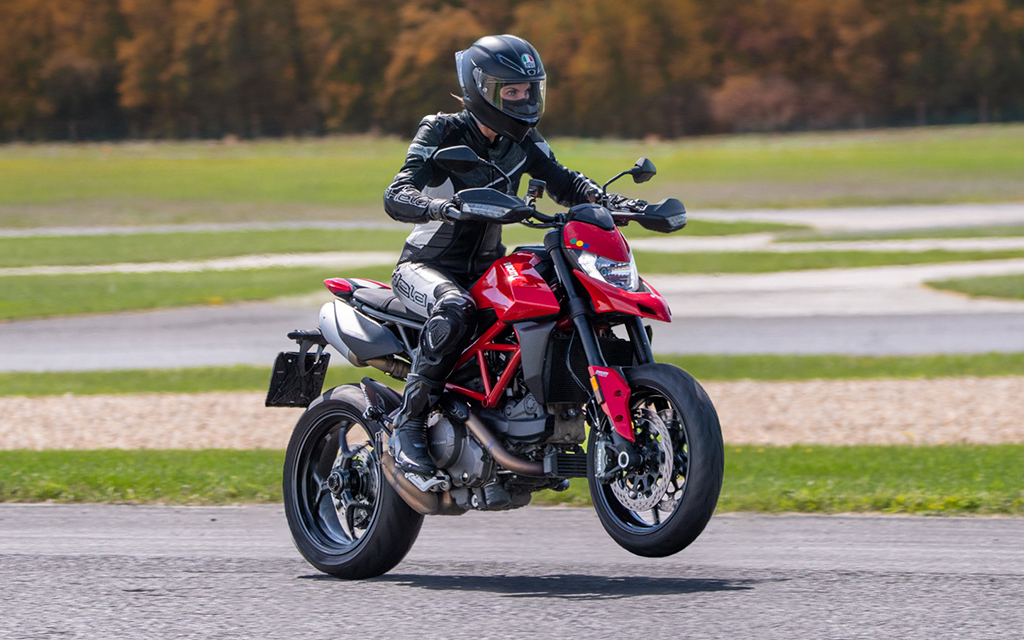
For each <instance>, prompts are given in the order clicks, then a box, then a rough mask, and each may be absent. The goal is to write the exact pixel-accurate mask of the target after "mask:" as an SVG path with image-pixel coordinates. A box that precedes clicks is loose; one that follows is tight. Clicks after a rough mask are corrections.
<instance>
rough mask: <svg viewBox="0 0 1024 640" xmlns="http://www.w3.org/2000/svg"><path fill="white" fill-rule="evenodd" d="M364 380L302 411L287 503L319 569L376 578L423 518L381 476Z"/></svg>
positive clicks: (299, 540)
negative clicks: (365, 412)
mask: <svg viewBox="0 0 1024 640" xmlns="http://www.w3.org/2000/svg"><path fill="white" fill-rule="evenodd" d="M365 410H366V399H365V397H364V396H363V392H362V390H361V389H360V388H359V386H358V385H344V386H340V387H335V388H334V389H331V390H330V391H328V392H327V393H325V394H324V395H323V396H321V397H320V398H318V399H317V400H315V401H314V402H313V403H312V404H311V405H310V406H309V408H308V409H306V412H305V413H303V414H302V417H300V418H299V421H298V424H296V425H295V430H294V431H293V432H292V437H291V441H290V442H289V443H288V451H287V453H286V454H285V462H284V484H283V487H284V510H285V515H286V516H287V518H288V526H289V528H290V529H291V532H292V538H293V540H294V541H295V547H296V548H297V549H298V550H299V553H301V554H302V556H303V557H304V558H305V559H306V561H308V562H309V563H310V564H311V565H313V566H314V567H316V568H317V569H319V570H320V571H322V572H324V573H327V574H330V575H333V576H336V577H339V578H346V579H352V580H357V579H363V578H372V577H375V576H379V575H382V574H384V573H386V572H388V571H390V570H391V569H392V568H394V567H395V566H396V565H397V564H398V563H399V562H401V561H402V558H404V557H405V554H406V553H408V552H409V549H411V548H412V545H413V543H414V542H415V541H416V536H417V535H418V534H419V531H420V526H421V525H422V524H423V516H422V515H420V514H419V513H417V512H415V511H413V510H412V509H411V508H410V507H409V505H407V504H406V503H405V502H404V501H403V500H402V498H401V497H399V495H398V494H397V493H395V490H394V489H393V488H392V487H391V485H390V484H388V483H387V482H386V481H384V480H383V477H382V474H381V469H380V461H379V453H378V451H377V450H376V447H377V443H376V442H375V439H374V433H373V429H372V427H370V426H368V424H367V421H366V420H365V419H364V418H363V412H364V411H365Z"/></svg>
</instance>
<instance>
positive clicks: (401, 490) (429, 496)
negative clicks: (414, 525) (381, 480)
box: [380, 445, 466, 516]
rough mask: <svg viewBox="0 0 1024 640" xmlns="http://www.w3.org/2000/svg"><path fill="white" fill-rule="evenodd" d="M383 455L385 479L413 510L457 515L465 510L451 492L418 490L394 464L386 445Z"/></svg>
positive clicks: (431, 513)
mask: <svg viewBox="0 0 1024 640" xmlns="http://www.w3.org/2000/svg"><path fill="white" fill-rule="evenodd" d="M382 451H383V455H381V458H380V468H381V471H382V472H383V473H384V477H385V478H386V479H387V481H388V484H390V485H391V486H392V488H394V490H395V493H397V494H398V495H399V496H400V497H401V498H402V500H404V501H405V503H406V504H407V505H409V506H410V507H411V508H412V509H413V510H414V511H416V512H417V513H422V514H423V515H425V516H436V515H440V516H459V515H462V514H463V513H466V510H465V509H463V508H462V507H460V506H459V505H457V504H456V503H455V500H454V499H452V494H450V493H448V492H447V491H445V492H443V493H434V492H433V491H420V490H419V489H417V488H416V487H415V486H414V485H413V483H411V482H409V479H408V478H406V477H405V474H404V473H402V472H401V471H400V470H399V469H398V468H397V467H396V466H395V459H394V458H392V457H391V454H390V453H388V450H387V445H385V446H384V447H382Z"/></svg>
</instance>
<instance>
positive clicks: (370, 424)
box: [267, 147, 724, 579]
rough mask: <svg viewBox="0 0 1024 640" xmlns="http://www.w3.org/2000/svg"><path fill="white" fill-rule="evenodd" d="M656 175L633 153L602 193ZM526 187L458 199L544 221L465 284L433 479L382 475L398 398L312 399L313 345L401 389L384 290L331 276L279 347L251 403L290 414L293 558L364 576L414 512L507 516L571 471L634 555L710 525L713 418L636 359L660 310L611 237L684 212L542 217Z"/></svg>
mask: <svg viewBox="0 0 1024 640" xmlns="http://www.w3.org/2000/svg"><path fill="white" fill-rule="evenodd" d="M434 161H435V162H437V163H438V164H440V165H441V166H443V167H445V168H446V169H448V170H449V171H453V172H456V173H464V172H466V171H469V170H472V169H473V168H476V167H478V166H481V165H487V166H491V167H492V168H493V169H494V170H497V171H500V169H498V167H496V166H494V165H492V164H490V163H488V162H487V161H485V160H482V159H480V158H478V157H477V156H476V154H475V153H474V152H473V151H472V150H470V149H469V148H468V147H451V148H448V149H443V150H440V151H438V152H437V153H436V154H435V156H434ZM655 172H656V171H655V168H654V165H653V164H652V163H651V162H650V161H649V160H647V159H646V158H641V159H640V160H639V161H637V163H636V165H635V166H634V167H633V168H631V169H629V170H628V171H623V172H622V173H620V174H618V175H617V176H615V177H614V178H612V179H611V180H609V181H608V182H607V183H605V185H604V188H607V186H608V184H610V183H612V182H614V181H615V180H617V179H618V178H620V177H622V176H624V175H631V176H632V177H633V180H634V181H635V182H637V183H639V182H645V181H646V180H649V179H650V178H651V177H653V176H654V174H655ZM506 178H507V176H506ZM543 189H544V185H543V183H542V182H541V181H536V180H531V181H530V186H529V189H528V191H527V195H526V197H525V198H524V199H522V200H521V199H519V198H516V197H513V196H509V195H507V194H505V193H502V192H500V191H497V190H495V189H487V188H485V189H467V190H464V191H461V192H460V193H459V194H458V197H459V199H460V200H461V202H462V205H461V208H462V215H464V216H467V217H471V218H474V219H480V220H486V221H489V222H495V223H502V224H505V223H514V222H520V223H522V224H525V225H527V226H530V227H533V228H539V229H550V230H549V231H547V233H546V234H545V235H544V244H543V246H541V245H537V246H524V247H517V248H516V249H515V250H514V251H513V252H512V253H511V254H510V255H508V256H506V257H504V258H501V259H500V260H498V261H496V262H495V263H494V264H493V265H492V266H491V267H490V269H488V271H487V272H486V273H485V274H484V276H483V277H482V278H480V280H479V281H478V282H477V283H476V284H475V285H474V286H473V287H472V289H471V293H472V295H473V298H474V300H475V301H476V304H477V307H478V309H479V314H480V322H479V323H478V327H479V329H478V331H477V335H476V336H475V339H474V340H473V341H472V344H470V346H469V347H468V348H467V349H466V350H465V352H464V353H463V354H462V356H461V358H460V359H459V361H458V363H457V365H456V366H455V369H454V371H453V373H452V374H451V376H450V377H449V378H448V380H447V384H446V391H445V393H444V394H443V395H442V397H441V400H440V401H439V403H438V405H437V406H436V407H435V409H434V410H433V412H432V413H431V415H430V417H429V419H428V422H427V424H428V437H429V448H430V449H429V450H430V455H431V457H432V458H433V459H434V460H435V462H436V463H437V466H438V469H440V470H441V471H440V472H439V473H438V475H437V476H436V477H434V478H429V479H428V478H424V477H422V476H418V475H416V474H406V473H403V472H402V471H401V470H399V469H398V468H397V467H396V466H395V463H394V460H393V459H392V456H391V452H390V451H389V450H388V441H389V438H390V435H391V434H390V430H389V424H390V421H389V420H388V417H389V416H390V415H393V414H394V412H396V411H397V409H398V407H399V405H400V404H401V395H400V394H399V393H397V392H396V391H394V390H393V389H391V388H390V387H388V386H386V385H384V384H381V383H380V382H377V381H375V380H373V379H372V378H364V379H363V381H362V383H360V384H358V385H356V384H349V385H342V386H339V387H335V388H333V389H331V390H329V391H327V392H326V393H324V394H322V395H321V394H320V389H321V387H322V385H323V379H324V374H325V372H326V370H327V365H328V362H329V360H330V354H329V353H327V352H325V351H324V348H325V347H327V346H330V347H331V348H333V349H334V350H335V351H337V352H338V353H339V354H340V355H341V356H342V357H344V358H346V359H347V360H348V361H349V362H351V363H352V364H354V365H356V366H371V367H375V368H377V369H380V370H382V371H384V372H386V373H387V374H389V375H390V376H391V377H393V378H396V379H399V380H403V379H405V376H406V375H407V374H408V372H409V368H410V364H411V363H410V361H411V354H412V352H413V350H414V349H415V347H416V345H417V344H418V339H419V331H420V329H421V327H422V325H423V322H424V320H425V319H424V318H422V317H420V316H418V315H415V314H413V313H411V312H409V311H407V310H406V309H405V307H404V306H403V305H402V303H401V302H400V300H399V299H398V298H396V297H395V296H394V295H393V294H392V293H391V290H390V287H388V286H387V285H384V284H381V283H379V282H374V281H370V280H363V279H355V278H333V279H330V280H326V281H325V283H324V284H325V285H326V286H327V288H328V289H330V290H331V291H332V292H333V293H334V295H335V296H336V299H335V300H334V301H332V302H329V303H327V304H325V305H324V306H323V308H322V309H321V310H320V328H319V330H314V331H295V332H292V333H290V334H288V335H289V337H290V338H291V339H293V340H296V341H297V342H298V343H299V351H297V352H292V353H282V354H280V355H279V356H278V359H277V362H276V363H275V367H274V374H273V377H272V380H271V388H270V393H269V394H268V397H267V406H307V407H308V408H307V410H306V411H305V413H303V415H302V417H301V418H300V419H299V421H298V424H297V425H296V427H295V431H294V433H293V434H292V437H291V441H290V442H289V444H288V451H287V455H286V458H285V465H284V505H285V513H286V515H287V518H288V525H289V527H290V528H291V532H292V536H293V537H294V540H295V545H296V547H297V548H298V550H299V552H300V553H301V554H302V555H303V556H304V557H305V558H306V560H307V561H309V563H310V564H312V565H313V566H314V567H316V568H317V569H319V570H320V571H323V572H325V573H329V574H332V575H335V576H338V577H342V578H353V579H357V578H369V577H373V576H378V575H381V574H383V573H385V572H387V571H389V570H390V569H392V568H393V567H395V566H396V565H397V564H398V563H399V562H400V561H401V560H402V558H403V557H404V556H405V554H406V553H407V552H408V551H409V549H410V548H411V547H412V544H413V542H414V541H415V540H416V536H417V534H418V533H419V530H420V526H421V524H422V522H423V516H424V515H459V514H463V513H465V512H467V511H471V510H479V511H499V510H507V509H515V508H519V507H522V506H525V505H526V504H528V503H529V502H530V499H531V496H532V494H533V493H534V492H537V491H542V490H545V489H552V490H555V491H563V490H565V489H567V488H568V487H569V481H570V479H572V478H587V480H588V481H589V485H590V495H591V498H592V499H593V504H594V508H595V509H596V510H597V514H598V516H599V517H600V520H601V523H602V525H603V526H604V528H605V530H606V531H607V532H608V534H609V535H611V537H612V538H613V539H614V540H615V541H616V542H617V543H618V544H619V545H621V546H622V547H624V548H625V549H627V550H629V551H631V552H633V553H635V554H638V555H641V556H649V557H664V556H667V555H671V554H673V553H676V552H678V551H680V550H682V549H683V548H685V547H686V546H687V545H689V544H690V543H691V542H693V541H694V540H695V539H696V538H697V536H698V535H700V533H701V531H703V529H704V527H705V525H706V524H707V522H708V520H709V519H710V518H711V514H712V512H713V511H714V509H715V506H716V504H717V502H718V495H719V492H720V490H721V486H722V472H723V461H724V452H723V447H722V433H721V427H720V426H719V422H718V416H717V414H716V413H715V408H714V406H713V405H712V403H711V400H710V399H709V398H708V395H707V393H705V391H704V389H703V388H701V386H700V384H698V382H697V381H696V380H695V379H694V378H693V377H691V376H690V375H689V374H687V373H686V372H685V371H683V370H682V369H679V368H678V367H674V366H672V365H668V364H662V363H657V362H655V360H654V355H653V353H652V351H651V344H650V340H651V335H652V334H651V330H650V327H649V326H646V325H645V324H644V320H645V319H654V320H660V321H663V322H669V321H670V320H671V315H670V312H669V308H668V305H667V304H666V302H665V299H664V298H662V297H661V296H660V295H659V294H658V292H657V291H655V290H654V289H653V288H652V287H651V286H650V285H648V284H647V283H646V282H645V281H643V280H642V279H641V278H640V277H639V275H638V273H637V269H636V264H635V263H634V261H633V256H632V253H631V251H630V249H629V245H628V244H627V242H626V239H625V238H624V237H623V235H622V234H621V233H620V232H619V230H618V228H617V227H619V226H623V225H626V224H628V223H630V222H636V223H639V224H640V225H641V226H643V227H644V228H647V229H651V230H655V231H660V232H664V233H669V232H673V231H677V230H679V229H682V228H683V226H684V225H685V224H686V210H685V208H684V207H683V204H682V203H681V202H680V201H678V200H676V199H674V198H669V199H666V200H663V201H662V202H659V203H657V204H651V205H645V206H638V207H634V209H638V210H631V211H620V210H612V209H610V208H609V207H608V206H606V205H607V204H608V200H607V198H606V197H604V198H603V199H602V201H601V202H598V203H594V204H581V205H577V206H574V207H572V208H571V209H569V210H568V211H567V212H565V213H559V214H557V215H554V216H550V215H545V214H543V213H541V212H539V211H537V210H536V207H535V204H536V202H537V200H538V199H539V198H540V197H541V195H542V193H543ZM314 347H315V351H313V349H314ZM584 442H586V448H584V447H583V446H582V445H583V444H584Z"/></svg>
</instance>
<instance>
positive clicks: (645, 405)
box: [587, 363, 725, 558]
mask: <svg viewBox="0 0 1024 640" xmlns="http://www.w3.org/2000/svg"><path fill="white" fill-rule="evenodd" d="M626 377H627V379H628V382H629V386H630V409H631V412H632V416H633V424H634V434H635V436H636V443H635V444H636V445H637V447H638V449H639V450H641V451H642V457H643V459H644V461H643V462H642V463H641V465H640V466H639V467H638V468H636V469H634V470H632V471H631V472H618V473H612V471H611V470H612V469H613V468H614V464H615V463H614V461H613V460H609V459H608V456H609V453H608V452H609V451H610V449H609V446H610V444H611V431H610V425H609V423H608V420H607V416H604V414H603V413H602V414H601V415H600V421H598V420H597V419H595V420H594V422H595V423H596V424H593V425H592V427H591V430H590V439H589V441H588V443H587V477H588V480H589V481H590V497H591V499H592V500H593V502H594V509H595V510H596V511H597V515H598V517H599V518H600V520H601V524H602V525H603V526H604V528H605V531H607V532H608V534H609V535H610V536H611V537H612V539H613V540H615V542H617V543H618V544H619V545H620V546H621V547H623V548H624V549H626V550H628V551H630V552H632V553H635V554H637V555H640V556H647V557H653V558H661V557H665V556H669V555H672V554H674V553H677V552H679V551H681V550H683V549H684V548H686V547H687V546H688V545H689V544H690V543H691V542H693V541H694V540H696V539H697V536H699V535H700V534H701V532H702V531H703V530H704V527H705V526H706V525H707V523H708V520H710V519H711V514H712V513H714V510H715V507H716V506H717V504H718V496H719V493H720V492H721V490H722V476H723V472H724V462H725V452H724V447H723V445H722V429H721V426H720V425H719V422H718V414H717V413H716V412H715V407H714V405H713V404H712V403H711V399H710V398H709V397H708V395H707V393H706V392H705V391H704V389H703V388H702V387H701V386H700V384H699V383H698V382H697V381H696V380H694V379H693V377H692V376H690V374H688V373H686V372H685V371H683V370H682V369H680V368H678V367H674V366H672V365H668V364H661V363H653V364H646V365H642V366H639V367H635V368H633V369H629V370H627V373H626ZM599 456H604V458H600V457H599ZM602 472H604V473H603V474H602ZM598 475H604V478H605V481H604V482H602V481H601V480H600V479H598V477H597V476H598ZM609 476H612V477H609Z"/></svg>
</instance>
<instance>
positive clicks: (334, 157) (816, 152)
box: [0, 125, 1024, 226]
mask: <svg viewBox="0 0 1024 640" xmlns="http://www.w3.org/2000/svg"><path fill="white" fill-rule="evenodd" d="M407 145H408V139H398V138H393V137H384V138H381V137H371V136H357V137H342V138H328V139H320V140H290V141H289V140H274V141H259V142H251V143H242V144H237V145H223V144H218V143H210V142H167V143H124V144H116V145H109V144H76V145H71V144H47V145H20V144H19V145H7V146H4V147H0V224H2V225H4V226H9V225H12V224H14V225H19V226H33V220H36V219H39V220H43V219H45V220H46V221H47V224H59V223H63V224H80V223H81V222H76V219H80V218H76V216H80V214H81V211H80V209H74V207H81V206H82V203H88V202H97V203H103V207H102V208H105V209H109V210H110V213H109V215H108V218H107V219H108V220H114V219H120V218H119V216H122V215H124V214H123V211H118V210H119V209H120V210H123V209H124V208H125V207H128V208H129V209H131V208H133V207H134V208H135V209H139V210H140V211H141V210H142V209H147V208H149V209H154V208H155V209H159V208H160V206H161V205H160V203H179V204H180V203H185V204H189V203H191V204H196V203H202V204H204V205H209V210H208V211H190V212H189V213H188V216H189V219H196V218H197V217H198V218H199V219H203V218H205V219H218V216H221V215H225V214H224V211H225V210H224V209H223V208H220V209H218V206H216V205H223V204H230V203H241V204H249V205H282V206H284V205H287V206H293V205H308V206H311V207H337V208H353V207H355V208H362V210H363V211H366V212H369V211H374V210H375V211H379V207H380V201H381V195H382V194H383V192H384V189H385V188H386V187H387V185H388V184H389V182H390V181H391V179H392V176H394V175H395V173H396V172H397V171H398V169H399V167H400V166H401V164H402V160H403V158H404V156H405V150H406V148H407ZM552 146H553V148H554V149H555V150H556V152H557V153H558V157H559V160H560V161H561V162H562V163H563V164H565V165H566V166H567V167H570V168H572V169H575V170H578V171H582V172H584V173H586V174H587V175H589V176H590V177H592V178H594V179H596V180H604V179H606V178H608V177H611V176H612V175H613V174H615V173H617V172H619V171H621V170H623V169H625V168H628V167H629V166H630V165H631V164H632V163H633V161H634V160H635V159H636V158H637V157H638V156H641V155H643V156H647V157H649V158H651V159H652V160H653V161H654V162H655V164H656V165H657V166H658V173H659V175H658V176H657V177H656V178H655V179H654V180H653V181H652V182H650V183H647V184H644V185H634V184H632V183H629V182H628V181H620V182H619V183H616V184H615V186H614V188H616V189H618V190H620V191H621V192H623V193H627V194H630V195H633V196H636V197H645V198H648V199H659V198H660V197H664V196H668V195H672V196H676V197H680V198H681V199H682V200H683V201H684V202H686V203H687V204H688V205H690V206H691V208H693V207H699V206H715V207H723V206H724V207H737V206H739V207H750V206H797V205H814V206H819V205H825V206H830V205H845V204H884V203H906V202H972V201H986V202H993V201H1006V200H1014V199H1016V200H1020V199H1024V181H1021V180H1020V175H1021V171H1022V169H1024V126H1022V125H977V126H964V127H927V128H916V129H899V130H883V131H867V132H835V133H803V134H778V135H738V136H718V137H705V138H698V139H686V140H680V141H669V142H639V141H611V140H582V139H554V140H552ZM72 205H73V206H72ZM64 206H72V209H68V210H67V211H66V212H65V213H64V214H61V215H63V216H64V217H63V218H61V215H56V216H53V215H50V214H52V212H53V208H54V207H58V208H59V207H64ZM546 206H547V207H548V209H551V208H553V205H551V203H550V202H547V205H546ZM40 207H41V208H42V209H40ZM47 208H49V209H47ZM44 210H45V211H44ZM47 212H49V213H47ZM231 215H232V216H233V217H235V218H238V219H245V216H246V214H245V213H244V212H243V213H238V212H234V213H231ZM252 215H254V216H255V215H257V212H256V211H255V210H254V212H253V213H252ZM294 215H296V211H295V210H294V209H289V210H287V211H282V212H280V214H278V216H277V217H276V219H289V218H291V217H293V216H294ZM301 215H312V216H313V217H314V218H318V219H325V218H330V217H333V216H332V214H331V213H330V212H329V211H327V210H317V211H315V212H311V213H309V214H301ZM334 215H336V214H334ZM378 215H380V214H378ZM47 216H49V217H47ZM147 216H148V217H150V218H155V219H167V218H168V217H171V218H173V215H170V214H167V215H164V214H161V213H160V212H159V211H155V210H154V211H149V212H143V213H139V214H138V215H136V216H134V218H133V219H136V220H139V221H141V222H145V221H146V219H147ZM258 216H259V217H260V218H261V219H267V218H268V217H269V218H275V216H274V215H273V214H272V212H270V213H268V212H267V211H265V210H263V211H262V212H260V213H258ZM90 220H93V221H94V222H98V223H102V221H103V220H104V218H103V215H102V213H98V214H96V216H95V217H90Z"/></svg>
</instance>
